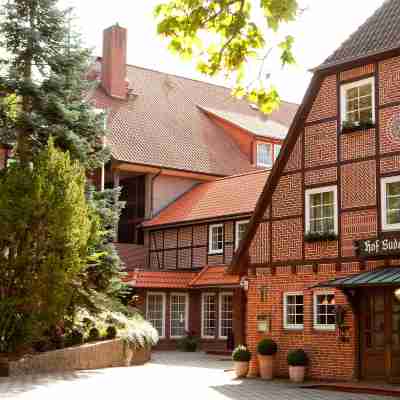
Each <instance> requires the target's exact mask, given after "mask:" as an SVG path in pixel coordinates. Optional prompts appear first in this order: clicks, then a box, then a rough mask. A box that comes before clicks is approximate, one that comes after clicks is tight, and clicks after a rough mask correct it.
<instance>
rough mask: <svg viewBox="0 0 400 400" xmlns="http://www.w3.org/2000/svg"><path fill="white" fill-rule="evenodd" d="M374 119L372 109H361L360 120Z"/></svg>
mask: <svg viewBox="0 0 400 400" xmlns="http://www.w3.org/2000/svg"><path fill="white" fill-rule="evenodd" d="M371 120H372V109H371V110H362V111H360V121H362V122H369V121H371Z"/></svg>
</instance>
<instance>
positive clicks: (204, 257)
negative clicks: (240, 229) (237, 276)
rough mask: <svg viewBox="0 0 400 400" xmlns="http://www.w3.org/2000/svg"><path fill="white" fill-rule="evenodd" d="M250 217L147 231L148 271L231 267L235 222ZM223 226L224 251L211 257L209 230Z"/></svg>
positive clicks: (243, 216) (244, 216)
mask: <svg viewBox="0 0 400 400" xmlns="http://www.w3.org/2000/svg"><path fill="white" fill-rule="evenodd" d="M249 218H250V216H248V215H242V216H237V217H236V218H235V219H230V220H225V221H215V222H209V223H201V222H199V223H197V224H193V225H189V226H181V227H169V228H163V229H155V230H146V231H145V243H146V244H148V249H149V250H148V268H149V269H152V270H158V269H161V270H163V269H183V270H188V269H199V268H203V267H204V266H205V265H222V264H229V263H230V262H231V260H232V257H233V253H234V246H235V237H236V222H237V221H243V220H248V219H249ZM214 224H223V226H224V247H223V252H222V253H221V254H209V251H208V245H209V243H208V241H209V237H208V235H209V226H210V225H214Z"/></svg>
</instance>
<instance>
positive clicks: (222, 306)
mask: <svg viewBox="0 0 400 400" xmlns="http://www.w3.org/2000/svg"><path fill="white" fill-rule="evenodd" d="M232 300H233V294H232V293H220V295H219V337H220V339H226V338H227V337H228V335H229V332H231V331H232V327H233V323H232V315H233V309H232V304H233V303H232Z"/></svg>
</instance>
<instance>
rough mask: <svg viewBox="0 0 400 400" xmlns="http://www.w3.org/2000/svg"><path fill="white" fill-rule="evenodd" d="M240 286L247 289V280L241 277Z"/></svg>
mask: <svg viewBox="0 0 400 400" xmlns="http://www.w3.org/2000/svg"><path fill="white" fill-rule="evenodd" d="M240 287H241V288H242V289H244V290H245V291H246V292H247V291H248V290H249V281H248V280H247V279H246V278H244V277H243V278H242V279H241V280H240Z"/></svg>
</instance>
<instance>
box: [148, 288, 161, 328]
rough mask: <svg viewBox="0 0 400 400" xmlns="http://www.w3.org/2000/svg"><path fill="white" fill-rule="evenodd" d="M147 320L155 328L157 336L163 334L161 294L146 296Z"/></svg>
mask: <svg viewBox="0 0 400 400" xmlns="http://www.w3.org/2000/svg"><path fill="white" fill-rule="evenodd" d="M146 318H147V320H148V321H149V322H150V323H151V324H152V325H153V326H154V328H155V329H156V330H157V332H158V334H159V336H163V335H164V326H163V321H164V297H163V296H162V295H161V294H157V295H148V297H147V316H146Z"/></svg>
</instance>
